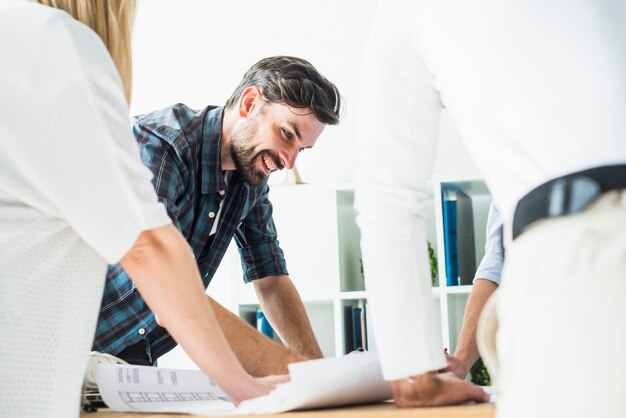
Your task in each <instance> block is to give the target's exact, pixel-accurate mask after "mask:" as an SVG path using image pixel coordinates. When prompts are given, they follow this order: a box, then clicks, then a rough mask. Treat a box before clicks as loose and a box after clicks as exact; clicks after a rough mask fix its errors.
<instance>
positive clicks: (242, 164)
mask: <svg viewBox="0 0 626 418" xmlns="http://www.w3.org/2000/svg"><path fill="white" fill-rule="evenodd" d="M259 116H260V115H259V114H256V115H254V116H253V117H252V118H250V119H248V121H247V122H246V123H245V125H243V126H242V127H241V128H238V129H235V130H234V131H233V134H232V135H231V137H230V147H229V148H230V156H231V158H232V159H233V162H234V163H235V168H236V169H237V171H238V172H239V174H240V175H241V176H242V177H243V179H244V181H245V182H246V183H248V184H250V185H252V186H254V187H259V186H260V185H262V184H263V182H264V181H265V180H266V179H267V177H268V176H267V175H266V174H265V172H264V171H262V170H259V169H257V168H256V167H255V163H256V160H257V159H258V158H261V156H262V155H263V154H264V155H265V156H266V157H268V158H269V159H271V160H272V162H273V163H274V165H275V166H276V167H277V168H278V169H282V168H283V165H282V164H281V163H280V160H279V159H278V158H277V157H276V156H275V155H273V154H271V153H270V152H267V151H260V152H257V153H255V151H254V147H252V146H250V143H252V141H253V139H254V137H255V135H256V133H257V128H258V124H259ZM263 164H265V163H264V162H263Z"/></svg>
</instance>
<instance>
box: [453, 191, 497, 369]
mask: <svg viewBox="0 0 626 418" xmlns="http://www.w3.org/2000/svg"><path fill="white" fill-rule="evenodd" d="M502 230H503V225H502V220H501V219H500V212H499V211H498V209H497V208H496V207H495V205H494V204H493V202H492V203H491V205H490V206H489V216H488V217H487V228H486V235H487V242H486V244H485V256H484V257H483V259H482V261H481V262H480V265H479V266H478V269H477V270H476V274H475V275H474V282H473V286H472V291H471V292H470V294H469V297H468V298H467V305H466V307H465V314H464V315H463V326H462V327H461V332H460V334H459V340H458V342H457V345H456V349H455V350H454V356H446V358H447V360H448V367H446V371H450V372H452V373H454V374H455V375H457V376H458V377H460V378H461V379H465V376H467V373H469V371H470V369H471V368H472V366H473V365H474V363H476V361H477V360H478V358H479V357H480V354H479V353H478V345H477V342H476V332H477V329H478V319H479V317H480V314H481V312H482V311H483V308H484V307H485V304H486V303H487V301H488V300H489V298H490V297H491V295H492V294H493V292H495V291H496V290H497V289H498V286H499V285H500V278H501V277H502V266H503V264H504V248H503V247H502Z"/></svg>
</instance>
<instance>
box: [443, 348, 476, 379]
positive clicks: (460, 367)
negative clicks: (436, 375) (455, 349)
mask: <svg viewBox="0 0 626 418" xmlns="http://www.w3.org/2000/svg"><path fill="white" fill-rule="evenodd" d="M446 360H447V361H448V367H446V368H445V369H441V371H440V372H441V373H445V372H451V373H453V374H454V375H455V376H457V377H459V378H461V379H465V376H467V373H468V372H469V370H468V368H467V366H465V364H464V363H463V362H462V361H461V360H460V359H459V358H457V357H454V356H451V355H450V354H448V353H447V352H446Z"/></svg>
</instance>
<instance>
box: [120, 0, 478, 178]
mask: <svg viewBox="0 0 626 418" xmlns="http://www.w3.org/2000/svg"><path fill="white" fill-rule="evenodd" d="M375 5H376V2H375V0H316V1H294V0H265V1H257V0H254V1H253V0H230V1H220V2H218V1H211V0H176V1H174V0H149V1H147V0H140V1H139V5H138V9H137V18H136V22H135V30H134V67H135V68H134V70H135V71H134V88H133V103H132V106H131V113H133V114H138V113H145V112H149V111H151V110H155V109H158V108H162V107H165V106H169V105H171V104H174V103H177V102H183V103H185V104H187V105H189V106H191V107H194V108H201V107H204V106H206V105H208V104H224V103H225V102H226V100H227V99H228V97H229V96H230V94H231V93H232V91H233V90H234V88H235V87H236V86H237V84H238V83H239V81H240V79H241V77H242V76H243V74H244V72H245V71H246V70H247V69H248V68H249V67H250V66H252V64H254V63H255V62H257V61H258V60H260V59H261V58H264V57H268V56H271V55H279V54H282V55H295V56H299V57H302V58H305V59H307V60H309V61H310V62H311V63H312V64H313V65H314V66H315V67H316V68H317V69H318V70H319V71H320V72H321V73H322V74H324V75H325V76H326V77H327V78H328V79H330V80H331V81H333V82H334V83H335V84H336V85H337V86H338V87H339V89H340V91H341V93H342V96H343V98H344V99H345V113H344V117H343V120H342V122H341V124H340V125H339V126H336V127H327V128H326V130H325V132H324V133H323V134H322V137H321V138H320V140H319V141H318V143H317V145H316V147H315V149H314V150H312V151H307V152H305V153H303V154H302V156H301V157H299V158H298V169H299V171H300V174H301V175H302V177H303V180H304V181H305V182H332V181H338V180H350V179H352V178H353V174H354V170H355V165H356V162H355V158H354V147H355V140H356V138H355V121H356V114H357V112H358V75H359V62H360V59H361V54H362V51H363V47H364V44H365V39H366V36H367V31H368V28H369V25H370V21H371V18H372V15H373V12H374V8H375ZM440 149H442V151H444V152H443V153H440V156H445V158H439V160H440V161H438V163H437V164H436V170H437V172H438V174H439V175H441V176H443V177H449V176H453V177H455V178H456V177H476V176H477V175H478V174H477V172H476V170H475V167H474V165H473V164H472V163H471V162H469V160H468V158H467V153H466V151H465V148H464V147H462V145H461V144H460V142H459V140H458V138H457V136H456V135H455V134H454V130H453V128H452V127H451V124H450V123H449V120H447V119H446V118H444V123H443V129H442V143H441V145H440Z"/></svg>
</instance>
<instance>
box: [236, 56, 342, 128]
mask: <svg viewBox="0 0 626 418" xmlns="http://www.w3.org/2000/svg"><path fill="white" fill-rule="evenodd" d="M251 86H258V87H259V88H260V89H261V92H262V93H263V96H264V98H265V99H266V100H267V101H269V102H271V103H284V104H286V105H288V106H291V107H294V108H297V109H302V108H305V107H307V108H309V109H311V111H312V112H313V114H314V115H315V117H316V118H317V119H318V120H319V121H320V122H322V123H324V124H325V125H337V124H338V123H339V112H340V110H341V96H340V95H339V90H338V89H337V86H335V85H334V84H333V83H331V82H330V81H328V79H326V77H324V76H323V75H321V74H320V73H319V72H318V71H317V70H316V69H315V67H313V66H312V65H311V63H310V62H308V61H306V60H303V59H302V58H296V57H287V56H276V57H269V58H264V59H262V60H261V61H259V62H257V63H256V64H254V65H253V66H252V68H250V69H249V70H248V71H247V72H246V74H245V75H244V76H243V79H242V80H241V83H239V86H237V88H236V89H235V91H234V92H233V94H232V95H231V96H230V98H229V99H228V101H227V102H226V107H232V106H234V105H235V104H236V103H237V101H238V100H239V98H240V97H241V94H242V93H243V91H244V90H245V89H247V88H248V87H251Z"/></svg>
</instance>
